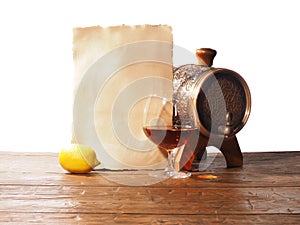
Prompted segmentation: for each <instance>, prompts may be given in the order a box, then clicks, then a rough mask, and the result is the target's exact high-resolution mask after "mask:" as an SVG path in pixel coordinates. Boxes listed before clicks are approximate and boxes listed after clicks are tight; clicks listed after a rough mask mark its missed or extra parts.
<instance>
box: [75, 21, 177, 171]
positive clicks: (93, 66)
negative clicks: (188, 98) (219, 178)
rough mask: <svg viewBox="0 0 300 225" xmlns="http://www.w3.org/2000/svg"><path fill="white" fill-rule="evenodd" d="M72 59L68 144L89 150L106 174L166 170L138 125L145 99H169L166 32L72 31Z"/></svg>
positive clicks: (161, 29)
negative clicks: (79, 145) (105, 170)
mask: <svg viewBox="0 0 300 225" xmlns="http://www.w3.org/2000/svg"><path fill="white" fill-rule="evenodd" d="M73 54H74V66H75V67H74V69H75V74H74V106H73V109H74V110H73V111H74V112H73V138H72V142H73V143H80V144H85V145H88V146H90V147H92V148H93V149H94V150H95V151H96V153H97V158H98V160H99V161H100V162H101V166H102V167H105V168H108V169H130V168H137V169H141V168H142V169H144V168H149V169H150V168H163V167H165V165H166V158H165V157H166V154H165V152H161V151H160V150H159V149H157V148H153V145H151V143H149V140H147V138H146V136H145V135H144V133H143V130H142V120H143V109H144V106H145V102H146V98H145V96H147V95H149V94H150V93H151V92H154V93H157V94H158V95H163V96H168V97H171V96H172V77H173V72H172V29H171V27H169V26H165V25H158V26H152V25H138V26H125V25H122V26H115V27H105V28H103V27H99V26H95V27H86V28H74V30H73Z"/></svg>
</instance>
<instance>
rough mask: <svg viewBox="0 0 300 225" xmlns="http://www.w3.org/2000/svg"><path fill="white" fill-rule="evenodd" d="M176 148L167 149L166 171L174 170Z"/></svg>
mask: <svg viewBox="0 0 300 225" xmlns="http://www.w3.org/2000/svg"><path fill="white" fill-rule="evenodd" d="M176 152H177V151H176V150H175V149H174V150H172V151H169V150H168V171H170V172H172V171H175V169H174V161H175V155H176Z"/></svg>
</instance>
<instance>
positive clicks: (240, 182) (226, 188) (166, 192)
mask: <svg viewBox="0 0 300 225" xmlns="http://www.w3.org/2000/svg"><path fill="white" fill-rule="evenodd" d="M148 172H149V171H107V170H98V171H94V172H92V173H89V174H82V175H75V174H69V173H66V172H65V171H64V170H63V169H62V168H61V167H60V165H59V164H58V160H57V154H55V153H12V152H0V223H1V224H7V223H8V222H11V223H14V224H22V223H24V224H30V223H33V224H51V223H52V224H118V223H121V224H300V152H276V153H244V166H243V168H231V169H227V168H225V160H224V158H223V157H222V156H221V155H218V156H217V157H216V158H214V160H213V162H212V164H210V166H209V167H208V168H207V169H206V170H205V171H202V172H193V174H192V177H190V178H188V179H168V180H154V179H151V178H150V177H149V176H148Z"/></svg>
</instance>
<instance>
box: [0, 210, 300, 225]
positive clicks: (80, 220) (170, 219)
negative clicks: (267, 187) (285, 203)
mask: <svg viewBox="0 0 300 225" xmlns="http://www.w3.org/2000/svg"><path fill="white" fill-rule="evenodd" d="M8 222H9V224H18V225H19V224H20V225H21V224H31V223H34V224H63V225H65V224H97V225H101V224H104V225H107V224H141V225H143V224H147V225H148V224H164V225H176V224H230V225H232V224H240V225H243V224H245V225H248V224H264V225H266V224H272V225H276V224H278V225H282V224H285V225H288V224H291V225H295V224H299V222H300V215H286V214H271V215H155V214H153V215H139V214H100V213H99V214H93V213H92V214H83V213H3V212H0V223H3V224H5V223H8Z"/></svg>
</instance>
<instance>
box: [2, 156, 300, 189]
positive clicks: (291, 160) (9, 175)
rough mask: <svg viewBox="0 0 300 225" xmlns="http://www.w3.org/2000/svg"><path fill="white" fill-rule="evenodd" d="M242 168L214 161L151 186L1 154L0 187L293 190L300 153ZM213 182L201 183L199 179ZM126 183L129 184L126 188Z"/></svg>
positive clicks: (53, 159)
mask: <svg viewBox="0 0 300 225" xmlns="http://www.w3.org/2000/svg"><path fill="white" fill-rule="evenodd" d="M244 155H245V156H244V158H245V165H244V167H243V168H231V169H227V168H225V161H224V159H223V158H222V157H220V156H218V157H216V159H215V161H214V162H213V164H212V165H211V166H210V167H209V168H208V169H207V170H206V171H204V172H198V173H193V176H192V178H190V179H185V180H184V182H183V181H182V180H174V179H172V180H165V181H162V182H159V183H158V182H154V183H153V180H150V177H149V176H148V175H147V173H148V171H97V172H93V173H90V174H86V175H74V174H68V173H66V172H65V171H64V170H63V169H62V168H61V167H60V165H59V164H58V161H57V154H55V153H46V154H40V153H30V154H29V153H6V154H5V153H3V152H2V153H0V156H1V157H0V185H85V186H97V187H98V186H120V185H121V186H122V184H124V183H125V185H137V186H143V185H149V184H151V182H152V186H157V187H160V186H165V185H170V186H173V187H177V186H185V187H216V186H217V187H266V186H268V187H278V186H286V187H294V186H300V178H299V171H300V164H299V161H300V152H286V153H247V154H244ZM209 174H212V175H215V176H217V178H216V179H203V178H202V177H203V176H202V175H209ZM128 181H131V183H129V184H128Z"/></svg>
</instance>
